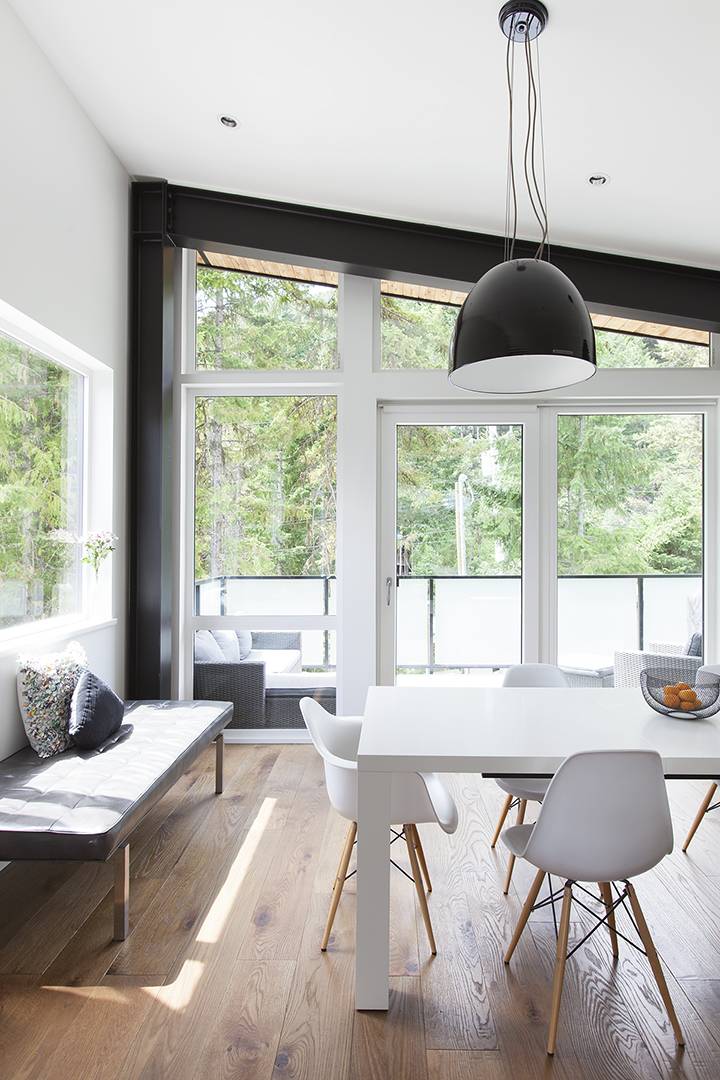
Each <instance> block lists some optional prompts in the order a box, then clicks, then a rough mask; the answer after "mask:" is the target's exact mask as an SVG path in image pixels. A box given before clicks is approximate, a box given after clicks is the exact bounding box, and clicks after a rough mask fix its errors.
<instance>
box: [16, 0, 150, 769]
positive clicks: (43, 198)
mask: <svg viewBox="0 0 720 1080" xmlns="http://www.w3.org/2000/svg"><path fill="white" fill-rule="evenodd" d="M0 100H1V101H2V102H3V107H2V110H0V147H1V148H2V168H0V238H1V242H0V299H2V300H4V301H6V302H7V303H9V304H12V305H13V307H15V308H18V309H19V310H20V311H22V312H23V313H24V314H25V315H28V316H30V317H31V318H33V319H35V320H37V321H38V322H40V323H42V324H43V325H44V326H46V327H48V328H50V329H51V330H53V331H54V332H55V333H57V334H60V335H61V336H62V337H63V338H66V339H67V340H68V341H70V342H72V343H73V344H74V345H77V346H79V347H80V348H82V349H84V350H85V351H86V352H88V353H90V354H91V355H92V356H95V357H96V358H97V359H98V360H100V361H102V362H103V363H104V364H107V365H108V366H109V367H111V368H112V369H113V371H114V373H115V376H114V386H115V420H114V460H115V463H116V464H115V481H114V492H113V521H112V523H108V526H109V527H112V529H113V531H114V532H115V533H117V534H118V536H119V542H118V545H117V548H118V549H117V551H116V553H115V555H114V556H113V573H114V580H113V615H114V616H115V618H116V619H117V622H116V623H115V624H114V625H111V626H105V627H103V628H101V629H96V630H92V631H89V632H85V633H83V634H79V633H76V634H71V635H69V636H70V637H77V639H78V640H80V641H81V642H82V644H83V646H84V647H85V649H86V651H87V653H88V657H89V660H90V664H91V667H92V668H93V669H94V670H96V671H97V673H98V674H99V675H100V676H101V677H103V678H105V679H107V680H108V681H109V682H110V683H111V685H113V686H114V687H115V689H117V690H118V692H119V693H121V694H122V692H123V678H124V667H125V661H124V637H125V625H124V608H125V552H126V547H125V517H126V509H125V507H126V499H125V458H126V438H125V426H126V397H127V379H126V368H127V277H128V204H129V186H128V184H129V182H128V176H127V173H126V171H125V169H124V168H123V167H122V165H121V164H120V162H119V161H118V159H117V158H116V157H115V155H114V154H113V153H112V151H111V150H110V149H109V147H108V146H107V144H106V143H105V142H104V140H103V139H102V137H101V136H100V135H99V133H98V132H97V130H96V129H95V128H94V127H93V125H92V124H91V123H90V121H89V120H88V118H87V116H86V115H85V113H84V112H83V111H82V109H81V108H80V106H79V105H78V104H77V102H76V101H75V99H74V98H73V97H72V95H71V94H70V92H69V90H67V88H66V87H65V84H64V83H63V82H62V81H61V80H60V78H59V77H58V75H56V73H55V71H54V70H53V68H52V67H51V66H50V64H49V62H48V61H47V59H46V58H45V56H44V54H43V53H42V52H41V51H40V49H39V48H38V47H37V45H35V43H34V41H33V40H32V39H31V38H30V36H29V35H28V33H27V31H26V30H25V29H24V27H23V25H22V24H21V23H20V22H19V20H18V19H17V17H16V16H15V14H14V13H13V12H12V11H11V9H10V7H9V6H8V4H7V3H6V0H0ZM91 467H92V464H91ZM65 640H67V638H59V639H57V638H56V639H55V640H49V639H47V638H46V639H44V640H43V641H42V644H41V645H40V646H39V648H40V647H42V648H57V647H61V646H62V645H63V644H64V642H65ZM23 647H24V648H25V649H27V650H30V648H31V639H29V640H27V641H26V642H24V645H23ZM39 648H38V651H39ZM15 655H16V650H15V649H13V648H11V649H9V650H5V651H3V652H2V653H0V758H3V757H5V756H7V755H8V754H10V753H13V752H14V751H15V750H17V749H18V748H19V747H20V746H22V745H23V744H24V741H25V739H24V734H23V730H22V725H21V723H20V719H19V714H18V711H17V697H16V692H15Z"/></svg>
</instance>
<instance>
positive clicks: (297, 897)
mask: <svg viewBox="0 0 720 1080" xmlns="http://www.w3.org/2000/svg"><path fill="white" fill-rule="evenodd" d="M314 773H315V775H316V776H317V777H318V779H319V778H320V776H321V765H320V763H318V765H317V767H316V770H314ZM328 813H329V805H328V801H327V795H326V793H325V788H324V786H322V785H321V784H320V783H317V784H315V785H313V786H311V787H309V788H307V789H306V790H304V791H299V792H298V794H297V796H296V798H295V801H294V803H293V808H292V817H291V819H290V821H289V823H288V826H287V828H286V829H285V831H284V834H283V838H282V843H280V844H279V845H278V847H277V850H276V852H275V856H274V859H273V861H272V864H271V866H270V868H269V870H268V873H267V876H266V878H265V883H264V885H263V888H262V891H261V893H260V896H259V897H258V901H257V904H256V907H255V910H254V911H253V914H252V917H251V919H250V923H249V925H248V928H247V933H246V935H245V938H244V940H243V942H242V945H241V946H240V952H239V956H240V957H241V958H242V959H245V960H253V959H257V960H261V959H265V960H281V959H284V960H291V959H292V960H294V959H296V958H297V956H298V954H299V952H300V945H301V942H302V933H303V927H304V925H305V920H306V918H307V909H308V905H309V903H310V900H311V896H312V892H313V881H314V877H315V872H316V869H317V862H318V854H319V850H320V846H321V843H322V839H323V835H324V831H325V823H326V819H327V817H328Z"/></svg>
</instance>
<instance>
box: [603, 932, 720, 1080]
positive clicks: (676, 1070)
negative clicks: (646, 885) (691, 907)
mask: <svg viewBox="0 0 720 1080" xmlns="http://www.w3.org/2000/svg"><path fill="white" fill-rule="evenodd" d="M618 928H619V929H620V930H622V932H623V933H625V934H627V936H628V937H630V938H631V940H637V937H636V935H634V933H633V931H632V928H631V926H630V922H629V919H627V918H626V917H625V916H624V913H623V914H621V915H619V916H618ZM650 932H651V933H652V926H651V927H650ZM602 933H603V932H602V931H598V936H599V938H600V940H597V938H591V939H590V942H589V944H591V943H594V948H595V957H596V959H597V962H598V965H599V967H600V968H601V969H602V970H603V971H604V973H605V978H607V979H608V980H611V981H612V982H613V983H614V985H615V987H616V988H617V990H618V992H619V993H620V994H621V996H622V997H623V999H624V1000H625V1001H626V1002H627V1005H628V1007H629V1009H630V1011H631V1015H632V1017H633V1020H634V1023H635V1026H636V1027H637V1029H638V1031H639V1033H640V1035H641V1037H642V1039H643V1042H644V1043H645V1045H646V1046H647V1048H648V1050H649V1052H650V1055H651V1057H652V1059H653V1061H654V1063H655V1066H656V1068H657V1069H658V1072H659V1073H660V1075H661V1076H662V1077H668V1078H672V1080H711V1078H715V1077H718V1076H720V1044H718V1042H717V1041H716V1038H714V1037H713V1035H712V1034H711V1030H710V1029H709V1027H707V1026H706V1024H705V1023H703V1020H702V1019H701V1017H700V1015H699V1014H698V1012H697V1011H696V1010H695V1009H694V1008H693V1006H692V1004H691V1000H690V999H689V996H688V995H687V994H686V992H685V989H684V985H683V984H680V983H678V982H677V981H676V980H675V979H674V978H673V975H672V973H671V972H670V971H669V970H668V969H667V968H665V977H666V979H667V983H668V988H669V990H670V995H671V997H672V1000H673V1004H674V1006H675V1011H676V1013H677V1016H678V1020H679V1021H680V1026H681V1028H682V1030H683V1033H684V1036H685V1042H686V1046H685V1048H684V1049H683V1048H680V1047H678V1046H677V1045H676V1043H675V1038H674V1035H673V1031H672V1027H671V1025H670V1021H669V1019H668V1016H667V1012H666V1011H665V1006H664V1005H663V1003H662V1000H661V998H660V995H659V993H658V989H657V985H656V983H655V980H654V978H653V975H652V971H651V969H650V964H649V963H648V960H647V958H646V957H645V956H642V955H641V954H640V953H638V952H637V951H636V950H635V949H633V948H632V947H631V946H629V945H628V944H627V943H625V942H623V941H622V940H621V941H620V943H619V947H620V957H619V960H618V962H617V964H613V961H612V954H611V952H610V949H609V948H608V947H607V939H606V936H605V937H603V936H601V935H602ZM717 1004H720V998H719V1000H718V1003H717ZM718 1034H720V1032H718Z"/></svg>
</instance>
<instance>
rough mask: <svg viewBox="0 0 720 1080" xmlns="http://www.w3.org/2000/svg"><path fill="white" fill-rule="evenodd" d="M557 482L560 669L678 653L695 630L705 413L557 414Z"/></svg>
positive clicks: (699, 585) (700, 567)
mask: <svg viewBox="0 0 720 1080" xmlns="http://www.w3.org/2000/svg"><path fill="white" fill-rule="evenodd" d="M557 484H558V576H559V579H560V580H559V588H558V657H559V660H560V663H562V664H565V665H567V666H571V667H584V668H598V667H603V666H608V665H610V664H612V663H613V656H614V652H615V651H616V650H621V651H622V650H640V649H643V648H649V647H650V646H651V645H655V644H656V643H657V644H667V645H672V646H673V647H674V648H676V649H678V650H679V651H682V649H683V647H684V646H685V645H686V644H687V642H688V641H689V639H690V636H691V635H692V634H693V633H695V632H701V631H702V618H703V614H702V603H701V596H702V574H703V418H702V416H701V415H694V414H693V415H688V414H658V413H654V414H644V415H630V416H627V415H625V416H620V415H609V414H604V415H596V416H560V417H559V418H558V476H557ZM656 635H657V636H656Z"/></svg>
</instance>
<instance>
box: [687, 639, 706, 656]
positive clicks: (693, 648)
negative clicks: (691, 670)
mask: <svg viewBox="0 0 720 1080" xmlns="http://www.w3.org/2000/svg"><path fill="white" fill-rule="evenodd" d="M702 646H703V639H702V634H693V635H692V636H691V638H690V641H689V642H688V644H687V649H686V653H685V655H686V656H702Z"/></svg>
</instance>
